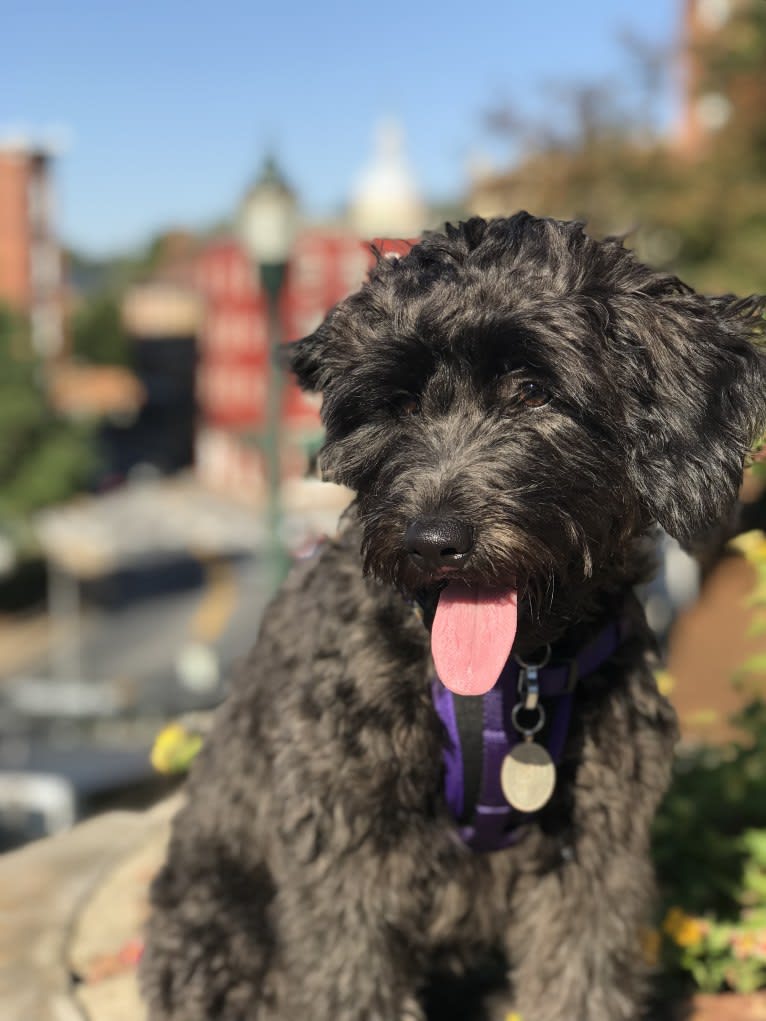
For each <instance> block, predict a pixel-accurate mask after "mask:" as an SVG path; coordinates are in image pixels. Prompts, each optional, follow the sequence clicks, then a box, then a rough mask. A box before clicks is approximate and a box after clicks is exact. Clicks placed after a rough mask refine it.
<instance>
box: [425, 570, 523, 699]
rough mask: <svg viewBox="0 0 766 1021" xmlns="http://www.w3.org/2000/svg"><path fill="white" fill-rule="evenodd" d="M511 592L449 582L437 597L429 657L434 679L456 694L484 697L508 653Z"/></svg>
mask: <svg viewBox="0 0 766 1021" xmlns="http://www.w3.org/2000/svg"><path fill="white" fill-rule="evenodd" d="M515 637H516V592H515V591H514V590H513V589H510V590H507V591H505V592H492V591H489V590H484V591H477V590H476V589H469V588H467V587H466V586H465V585H461V584H460V583H458V582H451V583H450V584H449V585H448V586H447V587H446V588H445V589H444V591H443V592H442V593H441V595H440V596H439V603H438V605H437V607H436V615H435V617H434V623H433V627H432V628H431V654H432V656H433V658H434V665H435V667H436V672H437V674H438V675H439V679H440V680H441V682H442V684H444V685H445V687H447V688H449V689H450V691H454V692H455V694H456V695H483V694H485V692H487V691H489V689H490V688H492V687H494V684H495V681H496V680H497V679H498V677H499V676H500V673H501V671H502V669H503V667H504V666H505V661H506V660H507V659H508V657H509V656H510V654H511V647H512V645H513V640H514V638H515Z"/></svg>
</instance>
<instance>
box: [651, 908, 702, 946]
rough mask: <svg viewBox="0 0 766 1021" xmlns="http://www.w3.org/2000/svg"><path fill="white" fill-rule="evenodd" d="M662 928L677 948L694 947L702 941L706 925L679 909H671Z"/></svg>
mask: <svg viewBox="0 0 766 1021" xmlns="http://www.w3.org/2000/svg"><path fill="white" fill-rule="evenodd" d="M662 928H663V930H664V931H665V932H666V933H667V934H668V936H670V938H671V939H672V940H673V942H674V943H676V944H677V945H678V946H679V947H694V946H696V945H697V944H698V943H700V942H701V941H702V938H703V937H704V935H705V933H706V932H707V930H708V925H707V923H706V922H704V921H703V920H702V919H700V918H693V917H692V916H691V915H687V914H686V912H685V911H682V910H681V908H671V909H670V911H668V913H667V915H666V916H665V921H664V922H663V923H662Z"/></svg>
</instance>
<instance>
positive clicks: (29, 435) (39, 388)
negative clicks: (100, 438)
mask: <svg viewBox="0 0 766 1021" xmlns="http://www.w3.org/2000/svg"><path fill="white" fill-rule="evenodd" d="M90 441H91V432H90V429H89V428H88V426H87V425H85V424H83V423H77V422H73V421H70V420H66V419H64V418H62V417H61V416H59V415H57V414H56V413H55V412H54V411H53V410H52V408H51V406H50V403H49V401H48V399H47V394H46V381H45V378H44V375H43V372H42V370H41V367H40V363H39V360H38V359H37V358H36V357H35V356H34V354H33V352H32V348H31V344H30V340H29V332H28V329H27V325H26V323H25V320H24V319H23V317H21V316H20V315H17V314H16V313H14V312H12V311H11V310H9V309H7V308H4V307H2V306H0V529H2V530H4V531H9V530H10V531H12V532H16V531H18V530H20V529H21V530H23V529H24V528H25V526H26V521H25V519H26V516H27V515H29V514H30V513H31V512H33V511H35V510H38V509H39V508H41V507H44V506H46V505H48V504H52V503H58V502H59V501H61V500H64V499H66V498H68V497H70V496H71V495H72V494H73V493H75V492H77V491H78V490H80V489H82V488H83V486H84V485H85V484H86V483H87V481H88V478H89V474H90V472H91V470H92V467H93V454H92V450H91V442H90Z"/></svg>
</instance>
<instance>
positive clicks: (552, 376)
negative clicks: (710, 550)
mask: <svg viewBox="0 0 766 1021" xmlns="http://www.w3.org/2000/svg"><path fill="white" fill-rule="evenodd" d="M762 311H763V302H762V301H760V300H757V299H746V300H743V301H740V300H737V299H734V298H732V297H726V298H719V299H709V298H705V297H703V296H701V295H699V294H697V293H695V292H694V291H693V290H692V289H691V288H689V287H687V286H685V285H684V284H682V283H681V282H680V281H679V280H677V279H676V278H675V277H673V276H670V275H667V274H664V273H660V272H655V271H653V270H651V269H649V268H648V267H646V266H644V265H642V264H641V263H639V262H638V261H637V260H636V259H635V258H634V256H633V255H632V254H631V253H630V252H629V251H628V250H626V249H625V248H624V247H623V246H622V244H621V243H620V242H618V241H614V240H607V241H596V240H594V239H592V238H590V237H588V236H587V235H586V234H585V232H584V230H583V228H582V225H580V224H576V223H566V222H559V221H554V220H548V219H539V218H536V217H533V216H530V215H529V214H527V213H518V214H517V215H515V216H513V217H511V218H509V219H499V220H492V221H489V222H485V221H484V220H481V219H472V220H469V221H468V222H467V223H464V224H460V226H458V227H449V226H448V227H447V229H446V233H445V234H434V235H431V236H428V237H426V238H425V239H424V240H423V241H422V242H421V243H420V244H418V245H417V246H415V247H414V248H413V249H412V250H411V251H410V252H409V254H407V255H406V256H405V257H403V258H400V259H396V260H393V261H388V260H382V261H380V262H379V264H378V265H377V267H376V268H375V269H374V270H373V272H372V274H371V277H370V279H369V281H368V282H367V283H366V284H365V285H364V286H363V287H362V289H361V290H360V291H358V292H357V293H356V294H354V295H352V296H351V297H350V298H348V299H347V300H346V301H344V302H342V303H341V304H340V305H338V306H337V307H336V308H335V309H334V310H333V311H332V312H331V313H330V314H329V315H328V317H327V319H326V320H325V321H324V323H323V324H322V325H321V326H320V327H319V329H318V330H317V331H316V332H315V333H314V334H312V335H311V336H309V337H306V338H305V339H303V340H301V341H298V342H297V343H296V344H294V345H293V347H292V352H291V353H292V366H293V368H294V371H295V372H296V374H297V377H298V379H299V381H300V383H301V385H302V386H304V387H305V388H307V389H311V390H317V391H321V393H322V396H323V405H322V418H323V421H324V424H325V426H326V434H327V435H326V443H325V446H324V448H323V451H322V453H321V457H320V460H321V466H322V469H323V471H324V473H325V474H326V475H327V477H329V478H332V479H334V480H336V481H339V482H342V483H344V484H345V485H347V486H349V487H350V488H351V489H353V490H355V491H356V493H357V507H358V512H359V517H360V520H361V523H362V528H363V554H364V559H365V564H366V567H367V569H368V570H370V571H372V572H373V573H374V574H375V575H376V576H378V577H379V578H380V579H382V580H384V581H387V582H391V583H393V584H395V585H398V586H400V587H401V588H402V589H404V590H407V591H416V590H422V589H426V590H429V589H430V590H432V591H435V592H437V591H439V590H441V589H443V591H442V594H441V596H440V600H439V606H440V611H438V612H437V620H436V622H435V627H440V626H443V627H447V628H448V627H452V626H453V625H454V626H465V625H466V624H467V623H468V622H470V621H471V620H472V621H473V625H474V626H475V627H476V628H477V629H478V632H479V633H482V634H483V633H484V632H485V631H486V632H487V634H491V633H494V632H495V631H496V630H497V629H498V627H499V626H500V625H503V624H504V625H506V626H507V627H511V625H512V630H515V627H516V604H517V602H518V611H519V643H520V646H522V647H523V646H526V647H532V646H534V645H536V644H538V643H539V642H540V641H547V640H549V638H550V637H555V634H556V633H557V632H559V631H560V630H562V629H563V628H564V627H566V625H567V623H569V622H570V621H572V620H575V619H578V617H579V616H581V615H582V614H583V612H587V609H588V608H589V607H594V608H595V607H596V606H597V602H598V598H597V597H598V594H599V593H601V594H602V595H603V594H604V593H607V592H608V591H610V590H611V591H616V590H618V589H619V588H621V587H623V586H624V585H625V583H626V580H630V578H629V573H630V570H631V566H630V564H631V561H632V559H633V557H632V546H633V543H634V540H635V539H636V537H638V536H640V535H641V534H642V533H644V532H645V531H646V530H647V528H648V527H649V526H650V525H651V524H652V523H653V522H655V521H657V522H659V523H660V524H661V525H662V526H663V527H664V528H665V529H666V530H667V531H668V532H670V533H671V534H672V535H674V536H676V537H678V538H679V539H680V540H681V541H682V542H685V543H688V542H690V541H692V540H693V539H694V538H695V537H697V536H700V535H702V534H703V533H704V532H705V531H706V530H708V529H709V528H711V527H712V526H713V525H714V524H715V523H716V522H717V521H719V520H720V519H721V518H722V517H723V516H724V515H725V514H726V513H727V511H728V510H729V509H730V508H731V505H732V504H733V502H734V500H735V498H736V494H737V490H738V487H739V483H740V479H741V473H742V466H743V461H744V458H745V454H746V452H747V451H748V449H749V447H750V446H751V444H752V443H753V441H754V440H755V438H756V437H757V436H758V435H759V433H760V431H761V430H762V428H763V426H764V423H765V422H766V387H764V382H765V379H764V371H765V363H764V358H763V356H762V354H761V353H760V351H759V350H758V349H757V348H756V347H755V346H754V344H753V341H754V340H755V339H756V336H757V335H758V334H759V333H760V332H761V329H762V326H763V316H762ZM445 583H447V584H446V588H445V587H444V586H445ZM453 604H454V605H453ZM464 604H465V605H464ZM467 604H471V605H473V604H477V605H478V606H479V609H478V610H477V609H476V607H475V606H474V608H473V609H472V610H470V612H469V610H467V609H466V605H467ZM439 613H441V617H442V623H441V624H440V618H439ZM487 641H490V639H487ZM498 654H499V653H498ZM465 667H466V664H465V663H463V664H462V666H461V668H462V669H465Z"/></svg>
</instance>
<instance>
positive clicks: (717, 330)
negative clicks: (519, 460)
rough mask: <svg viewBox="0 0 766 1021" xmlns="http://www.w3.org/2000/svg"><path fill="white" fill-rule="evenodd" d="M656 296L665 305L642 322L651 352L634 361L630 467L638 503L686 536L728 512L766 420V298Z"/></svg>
mask: <svg viewBox="0 0 766 1021" xmlns="http://www.w3.org/2000/svg"><path fill="white" fill-rule="evenodd" d="M660 305H665V306H666V307H665V308H664V310H663V311H664V314H663V313H662V312H660V313H659V314H658V315H657V318H656V319H655V320H654V322H652V323H649V324H646V323H645V324H644V325H643V326H642V327H641V330H640V331H639V332H641V331H643V332H644V333H645V334H647V330H648V331H649V332H650V333H651V335H648V334H647V335H646V336H645V337H644V345H643V346H644V350H645V351H647V350H648V352H649V358H648V361H646V362H645V363H644V364H643V366H641V365H637V366H636V367H635V368H634V386H635V389H634V394H636V393H637V395H638V399H637V401H636V405H635V406H636V408H637V413H636V415H635V416H634V422H636V423H638V424H639V431H638V433H637V434H635V435H634V450H633V456H632V457H631V475H632V477H633V483H634V486H635V488H636V490H637V492H638V495H639V498H640V500H641V502H642V504H643V506H644V508H645V509H647V510H648V512H649V514H650V515H651V516H652V517H653V518H654V519H655V520H656V521H658V522H659V523H660V524H661V525H662V527H663V528H664V529H665V530H666V531H667V532H668V533H669V534H670V535H672V536H674V537H675V538H676V539H678V540H679V541H680V542H681V543H683V544H685V545H689V544H692V543H693V542H694V541H695V540H699V539H702V538H704V536H705V535H706V533H708V532H709V531H710V530H711V529H712V528H714V527H715V525H716V524H717V523H718V522H720V521H722V520H724V519H725V518H726V517H727V516H728V515H729V514H730V513H731V511H732V509H733V505H734V502H735V500H736V498H737V493H738V491H739V487H740V484H741V480H742V469H743V464H744V461H745V457H746V455H747V453H748V452H749V451H750V450H751V449H752V447H753V445H754V443H755V442H756V441H757V440H758V439H759V438H760V436H761V435H762V433H763V430H764V427H766V355H765V353H764V350H763V348H762V347H759V346H758V342H759V341H760V340H761V338H762V337H763V335H764V325H766V324H765V323H764V308H765V307H766V299H765V298H757V297H752V298H745V299H738V298H735V297H733V296H731V295H727V296H725V297H722V298H710V299H704V298H702V297H701V296H699V295H696V294H694V292H691V291H689V290H688V289H683V290H682V291H681V292H680V293H679V292H676V293H675V294H674V295H672V296H667V298H666V301H662V300H660ZM655 307H656V306H655ZM635 322H636V321H635V319H634V320H633V323H634V329H633V331H631V332H633V333H634V336H633V343H635V339H636V338H635V331H636V327H635ZM634 350H635V349H634ZM638 376H643V377H644V378H643V379H638V378H637V377H638Z"/></svg>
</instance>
